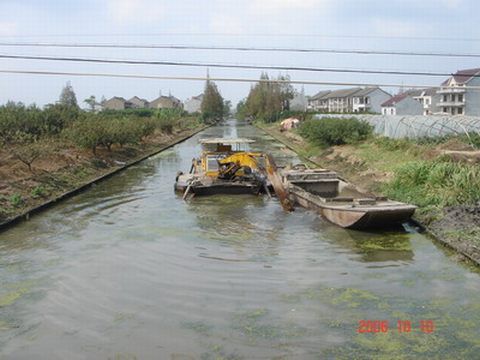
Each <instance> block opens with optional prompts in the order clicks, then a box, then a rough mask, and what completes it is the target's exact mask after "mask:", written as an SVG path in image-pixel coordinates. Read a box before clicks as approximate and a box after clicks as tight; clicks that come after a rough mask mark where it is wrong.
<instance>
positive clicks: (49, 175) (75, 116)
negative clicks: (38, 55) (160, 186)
mask: <svg viewBox="0 0 480 360" xmlns="http://www.w3.org/2000/svg"><path fill="white" fill-rule="evenodd" d="M203 126H204V125H203V124H202V122H201V121H200V119H199V118H198V117H192V116H186V115H185V114H183V112H181V111H177V110H173V111H172V110H163V111H162V110H155V111H152V110H150V112H149V114H148V116H147V115H146V114H144V113H143V112H142V113H140V114H139V113H138V112H136V111H119V112H114V111H108V112H100V113H92V112H85V111H81V110H79V109H78V108H77V107H68V106H64V105H51V106H47V107H46V108H44V109H40V108H38V107H35V106H29V107H27V106H24V105H23V104H15V103H8V104H7V105H4V106H0V179H1V182H0V223H2V222H5V221H6V220H8V219H10V218H12V217H15V216H16V215H18V214H21V213H24V212H25V211H27V210H28V209H30V208H32V207H35V206H38V205H40V204H42V203H44V202H47V201H49V200H50V199H53V198H56V197H57V196H59V195H60V194H63V193H65V192H67V191H70V190H73V189H76V188H78V187H80V186H82V185H83V184H85V183H88V182H89V181H91V180H93V179H94V178H97V177H99V176H101V175H103V174H106V173H109V172H112V171H114V170H115V169H118V168H121V167H123V166H124V165H125V164H126V163H128V162H130V161H132V160H134V159H136V158H140V157H142V156H144V155H146V154H149V153H152V152H154V151H155V150H156V149H160V148H162V147H164V146H166V145H168V144H170V143H173V142H175V141H177V140H179V139H181V138H184V137H187V136H188V135H189V134H192V133H193V132H195V131H198V130H199V129H201V128H202V127H203Z"/></svg>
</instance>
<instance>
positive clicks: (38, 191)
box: [31, 185, 45, 198]
mask: <svg viewBox="0 0 480 360" xmlns="http://www.w3.org/2000/svg"><path fill="white" fill-rule="evenodd" d="M31 195H32V197H33V198H39V197H43V196H45V188H44V187H43V186H42V185H39V186H35V187H34V188H33V190H32V192H31Z"/></svg>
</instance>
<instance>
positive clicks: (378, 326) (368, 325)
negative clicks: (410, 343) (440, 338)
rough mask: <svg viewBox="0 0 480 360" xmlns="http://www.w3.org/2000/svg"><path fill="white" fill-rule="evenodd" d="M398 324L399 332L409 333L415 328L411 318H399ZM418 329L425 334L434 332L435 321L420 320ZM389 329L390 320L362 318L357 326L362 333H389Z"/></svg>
mask: <svg viewBox="0 0 480 360" xmlns="http://www.w3.org/2000/svg"><path fill="white" fill-rule="evenodd" d="M396 325H397V326H396V330H397V332H399V333H409V332H411V331H412V330H413V326H412V322H411V321H410V320H398V321H397V324H396ZM418 329H419V330H420V331H421V332H423V333H425V334H432V333H434V332H435V323H434V322H433V320H420V321H419V323H418ZM389 330H390V324H389V321H388V320H360V321H359V322H358V328H357V332H358V333H360V334H367V333H387V332H388V331H389Z"/></svg>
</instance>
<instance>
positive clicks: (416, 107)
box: [382, 92, 423, 115]
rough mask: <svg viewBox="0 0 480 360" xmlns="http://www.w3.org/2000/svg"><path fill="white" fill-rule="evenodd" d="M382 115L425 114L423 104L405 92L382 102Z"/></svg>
mask: <svg viewBox="0 0 480 360" xmlns="http://www.w3.org/2000/svg"><path fill="white" fill-rule="evenodd" d="M382 115H423V105H422V104H420V102H419V101H417V100H415V99H414V98H413V97H412V96H411V94H409V93H408V92H404V93H400V94H398V95H395V96H394V97H392V98H390V99H388V100H387V101H385V102H384V103H383V104H382Z"/></svg>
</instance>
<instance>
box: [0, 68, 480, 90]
mask: <svg viewBox="0 0 480 360" xmlns="http://www.w3.org/2000/svg"><path fill="white" fill-rule="evenodd" d="M0 74H17V75H47V76H48V75H51V76H75V77H111V78H124V79H148V80H179V81H206V80H210V81H216V82H243V83H258V82H264V83H285V84H298V85H329V86H364V87H379V86H381V87H407V88H412V89H423V88H427V87H432V85H418V84H417V85H408V84H395V83H380V84H372V83H362V82H333V81H315V80H275V79H271V80H263V79H252V78H225V77H211V76H210V77H209V78H207V77H194V76H162V75H141V74H115V73H87V72H61V71H43V70H8V69H0ZM462 89H475V90H480V86H464V87H462Z"/></svg>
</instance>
